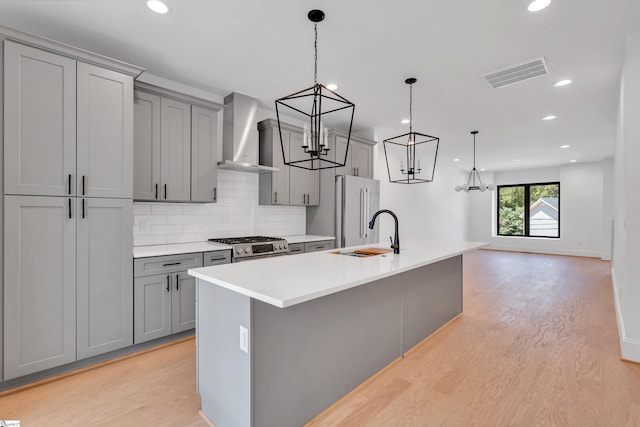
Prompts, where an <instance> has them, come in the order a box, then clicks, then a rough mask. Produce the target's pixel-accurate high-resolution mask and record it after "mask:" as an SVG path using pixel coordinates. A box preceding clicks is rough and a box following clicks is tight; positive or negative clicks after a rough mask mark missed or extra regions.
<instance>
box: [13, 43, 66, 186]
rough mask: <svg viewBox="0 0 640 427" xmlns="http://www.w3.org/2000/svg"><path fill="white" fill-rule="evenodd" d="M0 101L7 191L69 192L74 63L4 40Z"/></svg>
mask: <svg viewBox="0 0 640 427" xmlns="http://www.w3.org/2000/svg"><path fill="white" fill-rule="evenodd" d="M4 103H5V108H4V135H5V142H4V147H5V148H4V150H5V157H4V168H5V169H4V170H5V183H4V185H5V193H6V194H33V195H45V196H65V195H69V194H70V191H69V190H70V186H71V184H73V185H74V186H75V174H76V62H75V61H73V60H71V59H68V58H64V57H62V56H58V55H54V54H52V53H48V52H45V51H42V50H39V49H34V48H31V47H27V46H22V45H19V44H16V43H12V42H9V41H5V42H4ZM69 177H71V180H72V183H71V184H70V183H69ZM71 193H72V194H75V188H72V189H71Z"/></svg>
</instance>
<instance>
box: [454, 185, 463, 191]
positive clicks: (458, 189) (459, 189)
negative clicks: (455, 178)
mask: <svg viewBox="0 0 640 427" xmlns="http://www.w3.org/2000/svg"><path fill="white" fill-rule="evenodd" d="M455 190H456V192H457V193H459V192H460V191H462V187H460V186H459V185H456V188H455Z"/></svg>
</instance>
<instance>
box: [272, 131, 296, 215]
mask: <svg viewBox="0 0 640 427" xmlns="http://www.w3.org/2000/svg"><path fill="white" fill-rule="evenodd" d="M269 132H272V136H273V159H272V162H271V164H272V166H273V167H274V168H278V169H280V171H279V172H272V173H271V179H272V188H271V201H272V204H274V205H288V204H289V200H290V192H289V177H290V173H291V170H292V169H295V168H292V167H289V166H287V165H285V164H284V157H283V156H282V150H283V146H284V150H286V151H287V152H288V151H289V147H290V146H291V144H290V134H289V131H287V130H284V129H283V130H282V142H281V141H280V132H279V131H278V129H277V128H274V129H272V130H270V131H269Z"/></svg>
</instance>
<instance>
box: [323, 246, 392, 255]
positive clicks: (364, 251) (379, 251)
mask: <svg viewBox="0 0 640 427" xmlns="http://www.w3.org/2000/svg"><path fill="white" fill-rule="evenodd" d="M389 252H393V251H392V250H391V249H382V248H373V247H372V248H364V249H356V250H355V251H332V252H329V253H330V254H336V255H346V256H352V257H356V258H368V257H372V256H378V255H384V254H386V253H389Z"/></svg>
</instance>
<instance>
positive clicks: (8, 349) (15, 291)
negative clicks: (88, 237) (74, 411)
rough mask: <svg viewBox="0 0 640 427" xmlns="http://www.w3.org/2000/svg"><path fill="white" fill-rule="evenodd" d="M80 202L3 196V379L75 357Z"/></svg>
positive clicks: (35, 370) (46, 367) (65, 361)
mask: <svg viewBox="0 0 640 427" xmlns="http://www.w3.org/2000/svg"><path fill="white" fill-rule="evenodd" d="M76 204H77V200H75V199H70V198H63V197H38V196H5V198H4V230H5V233H4V380H9V379H12V378H17V377H20V376H23V375H27V374H31V373H34V372H38V371H42V370H44V369H49V368H53V367H55V366H60V365H64V364H66V363H69V362H73V361H74V360H76V310H75V308H76V221H77V217H76V214H75V210H76Z"/></svg>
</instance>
